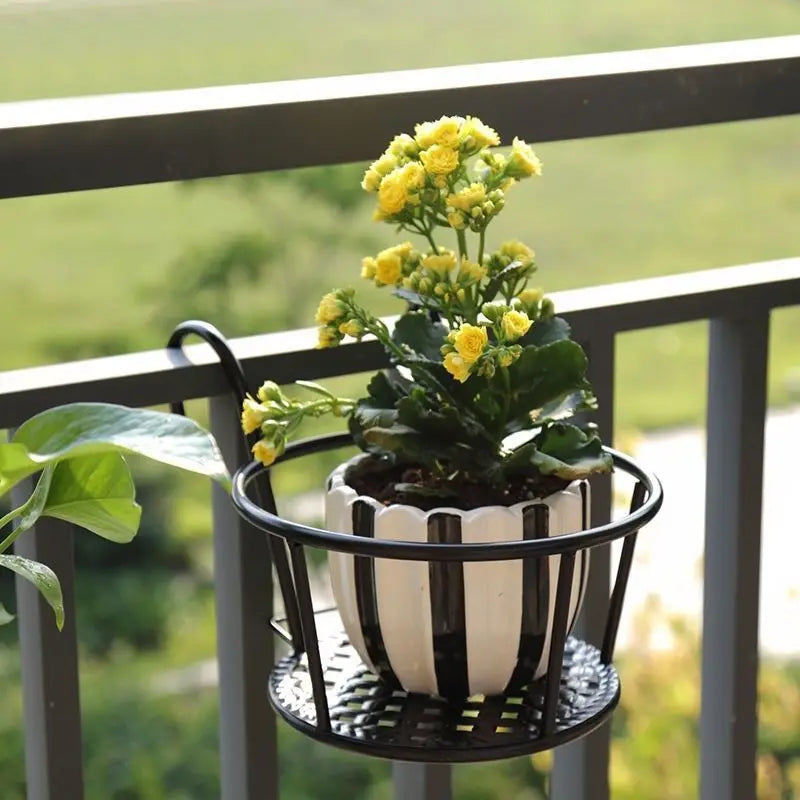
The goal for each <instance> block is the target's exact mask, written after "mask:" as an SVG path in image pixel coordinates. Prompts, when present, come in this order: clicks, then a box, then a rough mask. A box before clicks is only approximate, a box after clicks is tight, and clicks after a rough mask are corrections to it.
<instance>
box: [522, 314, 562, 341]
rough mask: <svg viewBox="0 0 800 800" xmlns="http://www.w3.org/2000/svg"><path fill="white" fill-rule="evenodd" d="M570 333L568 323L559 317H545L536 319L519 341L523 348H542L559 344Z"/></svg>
mask: <svg viewBox="0 0 800 800" xmlns="http://www.w3.org/2000/svg"><path fill="white" fill-rule="evenodd" d="M571 333H572V328H570V326H569V323H568V322H567V321H566V320H565V319H562V318H561V317H546V318H544V319H537V320H536V321H535V322H534V323H533V325H531V327H530V330H529V331H528V332H527V333H526V334H525V335H524V336H523V337H522V338H521V339H520V340H519V343H520V344H521V345H523V346H527V345H531V344H532V345H534V346H536V347H544V346H545V345H546V344H553V342H561V341H564V340H565V339H569V337H570V334H571Z"/></svg>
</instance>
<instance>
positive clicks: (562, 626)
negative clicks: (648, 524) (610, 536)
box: [542, 552, 575, 736]
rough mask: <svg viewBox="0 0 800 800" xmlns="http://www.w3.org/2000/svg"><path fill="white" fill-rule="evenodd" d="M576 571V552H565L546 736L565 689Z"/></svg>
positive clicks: (552, 642) (547, 695)
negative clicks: (566, 646) (566, 647)
mask: <svg viewBox="0 0 800 800" xmlns="http://www.w3.org/2000/svg"><path fill="white" fill-rule="evenodd" d="M574 572H575V553H574V552H572V553H564V555H562V556H561V557H560V560H559V564H558V583H557V585H556V600H555V611H554V614H553V634H552V638H551V640H550V654H549V656H548V659H547V680H546V682H545V696H544V710H543V712H542V736H551V735H552V734H553V733H555V730H556V713H557V711H558V696H559V692H560V690H561V667H562V664H563V663H564V644H565V643H566V641H567V620H568V619H569V606H570V599H571V597H572V578H573V574H574Z"/></svg>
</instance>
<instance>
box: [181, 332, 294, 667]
mask: <svg viewBox="0 0 800 800" xmlns="http://www.w3.org/2000/svg"><path fill="white" fill-rule="evenodd" d="M189 335H195V336H198V337H200V338H201V339H202V340H203V341H204V342H206V343H207V344H209V345H211V348H212V349H213V350H214V352H215V353H216V354H217V357H218V358H219V361H220V365H221V366H222V370H223V372H224V373H225V377H226V378H227V380H228V385H229V386H230V389H231V391H232V392H233V397H234V400H235V402H236V405H237V407H238V406H241V404H242V400H244V398H245V395H247V394H248V389H247V379H246V378H245V374H244V370H243V369H242V365H241V364H240V363H239V359H237V358H236V356H235V355H234V354H233V351H232V350H231V348H230V345H229V344H228V340H227V339H226V338H225V337H224V336H223V335H222V333H221V332H220V331H219V330H218V329H217V328H216V327H214V326H213V325H212V324H211V323H210V322H205V321H204V320H199V319H190V320H186V321H185V322H181V323H180V325H178V326H177V327H176V328H175V330H173V331H172V334H171V336H170V337H169V340H168V341H167V348H168V349H172V350H181V349H182V347H183V340H184V339H185V338H186V337H187V336H189ZM169 408H170V411H171V412H172V413H173V414H180V415H181V416H184V417H185V416H186V409H185V407H184V405H183V401H182V400H178V401H175V402H173V403H170V404H169ZM243 437H244V441H245V444H246V445H247V449H248V450H249V449H250V447H251V446H252V444H254V442H255V440H256V439H257V438H258V437H257V436H256V435H251V436H250V437H247V436H244V435H243ZM256 495H257V497H258V499H259V502H260V503H261V504H262V505H264V506H265V507H266V508H270V509H272V510H274V511H275V512H276V513H277V505H276V503H275V495H274V494H273V491H272V483H271V481H270V478H269V474H268V473H264V477H263V480H259V481H258V482H257V484H256ZM268 541H269V547H270V552H271V555H272V563H273V564H274V566H275V572H276V573H277V576H278V584H279V586H280V589H281V594H282V595H283V604H284V606H285V610H286V620H287V625H288V627H289V631H290V634H291V637H292V643H293V646H294V650H295V652H299V651H301V650H302V649H303V635H302V628H301V625H300V612H299V608H298V604H297V592H296V591H295V586H294V580H293V579H292V573H291V568H290V566H289V558H288V556H287V554H286V546H285V544H284V542H283V540H282V539H280V538H278V537H275V536H270V537H269V540H268Z"/></svg>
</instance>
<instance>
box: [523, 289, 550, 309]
mask: <svg viewBox="0 0 800 800" xmlns="http://www.w3.org/2000/svg"><path fill="white" fill-rule="evenodd" d="M518 297H519V299H520V302H521V303H522V305H524V306H528V308H530V307H531V306H535V305H537V304H538V302H539V301H540V300H541V299H542V298H543V297H544V290H543V289H541V288H539V287H532V288H530V289H523V290H522V291H521V292H520V293H519V295H518Z"/></svg>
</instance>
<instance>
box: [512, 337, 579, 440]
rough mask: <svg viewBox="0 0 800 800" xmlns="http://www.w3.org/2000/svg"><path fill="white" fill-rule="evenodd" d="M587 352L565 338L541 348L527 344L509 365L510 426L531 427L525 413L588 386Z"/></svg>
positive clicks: (513, 427)
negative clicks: (517, 357)
mask: <svg viewBox="0 0 800 800" xmlns="http://www.w3.org/2000/svg"><path fill="white" fill-rule="evenodd" d="M586 367H587V361H586V354H585V353H584V352H583V349H582V348H581V346H580V345H579V344H577V343H576V342H573V341H569V340H564V341H560V342H553V343H552V344H548V345H545V346H544V347H526V348H525V349H524V350H523V351H522V354H521V355H520V357H519V359H518V360H517V361H515V362H514V363H513V364H512V365H511V366H510V367H509V374H510V378H511V387H512V401H511V405H510V409H509V420H510V421H511V423H512V424H511V425H510V428H511V429H516V430H518V429H519V425H518V423H521V424H522V427H530V420H529V418H528V414H529V412H530V411H532V410H533V409H539V408H542V407H544V406H547V405H548V404H552V403H557V402H559V401H561V400H562V399H563V398H565V397H566V396H567V395H569V394H571V393H573V392H576V391H583V390H588V389H589V384H588V382H587V380H586Z"/></svg>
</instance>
